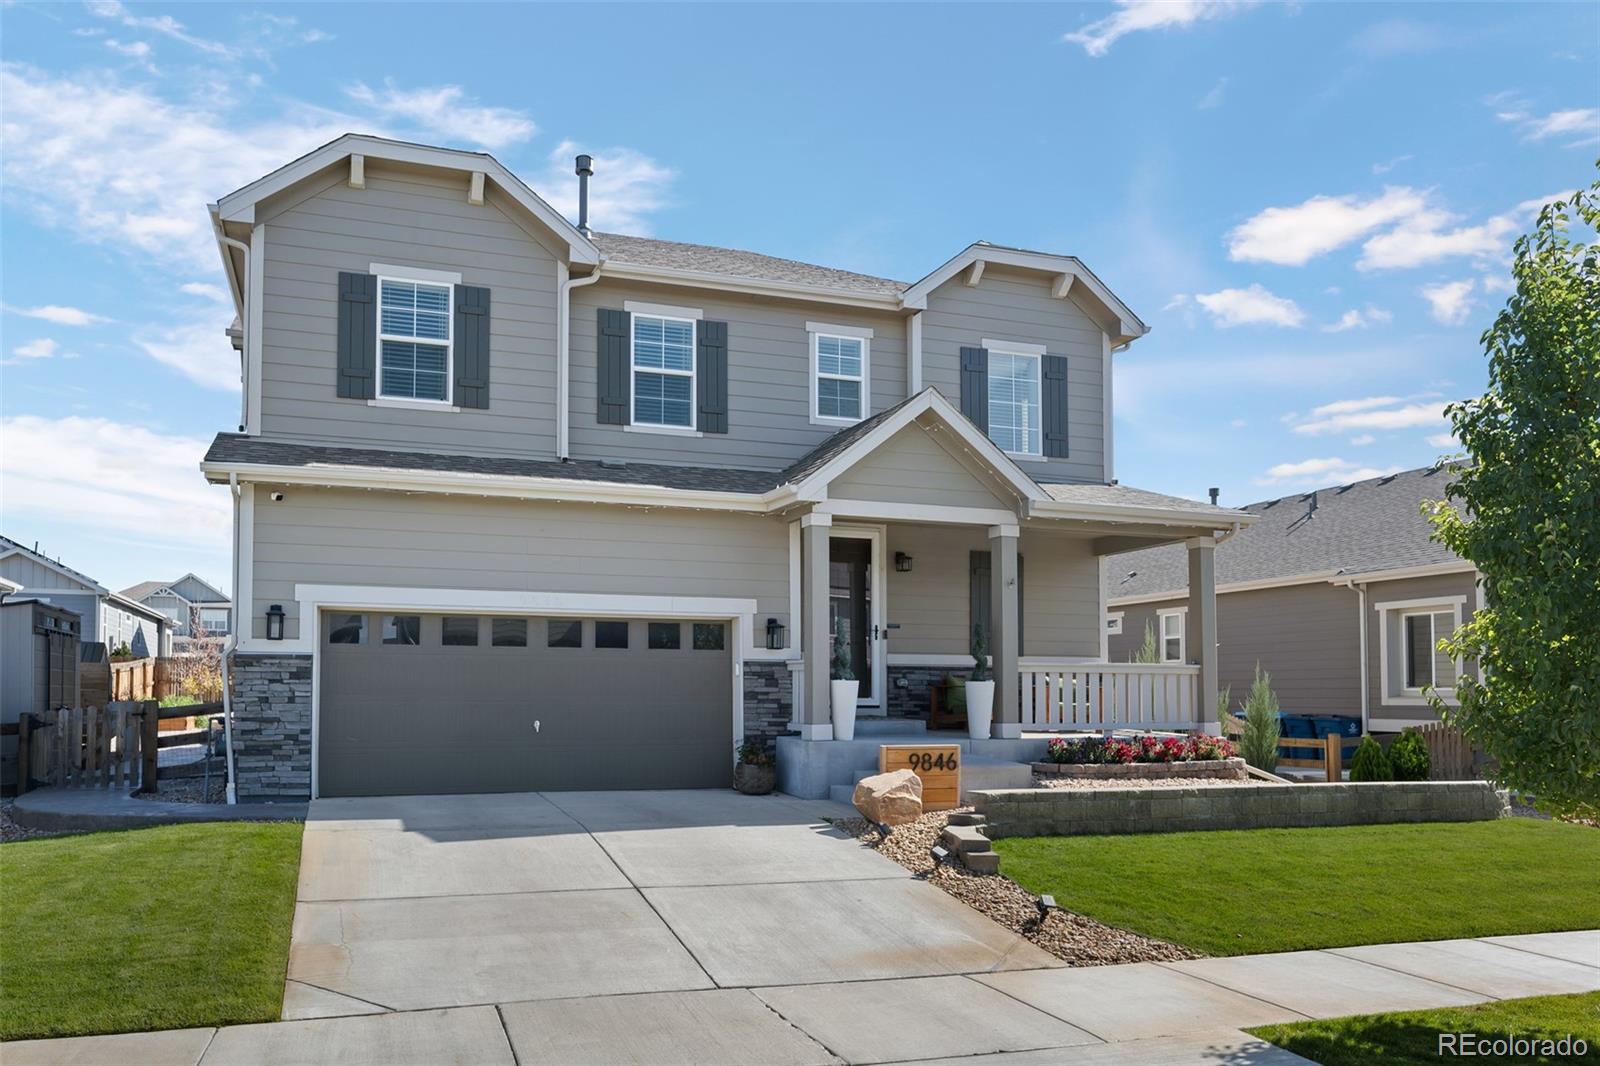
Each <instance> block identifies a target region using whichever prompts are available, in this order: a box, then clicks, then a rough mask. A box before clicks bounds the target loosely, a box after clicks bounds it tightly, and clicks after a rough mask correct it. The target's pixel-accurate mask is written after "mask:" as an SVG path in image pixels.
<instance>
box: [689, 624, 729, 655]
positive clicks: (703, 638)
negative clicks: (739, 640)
mask: <svg viewBox="0 0 1600 1066" xmlns="http://www.w3.org/2000/svg"><path fill="white" fill-rule="evenodd" d="M723 639H724V638H723V627H722V623H721V622H696V623H695V624H694V650H695V651H722V650H723V648H722V644H723Z"/></svg>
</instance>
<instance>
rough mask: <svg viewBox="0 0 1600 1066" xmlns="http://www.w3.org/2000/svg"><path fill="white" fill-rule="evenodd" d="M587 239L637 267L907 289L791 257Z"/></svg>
mask: <svg viewBox="0 0 1600 1066" xmlns="http://www.w3.org/2000/svg"><path fill="white" fill-rule="evenodd" d="M589 239H590V240H591V241H593V242H594V243H595V245H596V246H597V247H598V248H599V249H600V252H601V254H602V255H604V256H605V257H606V258H607V259H612V260H616V261H617V262H619V263H633V264H636V265H638V266H647V267H651V266H653V267H668V268H670V269H674V270H696V271H700V272H702V273H706V274H722V275H726V276H728V277H738V278H760V279H761V280H763V281H781V282H789V283H792V284H797V285H810V286H814V287H816V288H821V289H836V290H838V291H840V292H858V293H866V294H869V295H873V296H898V295H900V294H901V293H902V292H904V291H905V290H906V289H908V288H910V286H909V285H907V284H906V283H904V282H900V281H893V280H891V279H889V278H878V277H873V276H872V275H871V274H857V273H855V272H854V271H850V270H836V269H834V268H833V267H825V266H817V265H816V264H814V263H801V262H798V261H796V260H794V259H779V258H778V257H776V256H771V255H762V254H760V253H759V252H745V251H740V250H739V249H737V248H716V247H712V246H711V245H707V244H683V243H681V242H679V241H658V240H655V239H653V238H650V237H628V236H624V235H623V234H620V233H596V234H593V235H591V236H590V238H589Z"/></svg>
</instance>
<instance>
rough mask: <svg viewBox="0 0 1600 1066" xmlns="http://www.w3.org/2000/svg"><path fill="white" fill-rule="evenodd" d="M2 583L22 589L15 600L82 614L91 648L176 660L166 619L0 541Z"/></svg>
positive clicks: (56, 561)
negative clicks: (99, 645) (32, 600)
mask: <svg viewBox="0 0 1600 1066" xmlns="http://www.w3.org/2000/svg"><path fill="white" fill-rule="evenodd" d="M0 577H3V578H5V579H6V580H7V581H9V582H13V583H15V584H17V585H18V586H19V587H18V588H17V590H16V591H15V593H14V594H13V595H14V596H30V597H33V598H35V599H39V600H43V601H45V602H46V603H49V604H52V605H54V606H56V607H61V608H64V609H65V610H68V611H72V612H73V613H75V614H77V615H78V617H79V618H80V619H81V620H82V625H81V627H80V629H79V633H78V635H79V638H80V639H81V640H82V641H83V642H84V643H86V644H88V643H94V642H96V641H99V642H101V643H103V644H105V646H106V650H107V651H108V652H109V651H114V650H115V649H117V648H119V647H121V646H122V645H124V644H126V645H127V646H128V648H129V650H130V651H132V652H133V654H134V655H135V656H137V657H139V658H146V657H151V656H162V655H170V654H172V634H171V630H170V621H169V619H168V618H167V616H166V615H164V614H162V613H161V612H160V611H158V610H156V609H154V608H153V607H147V606H145V605H144V604H142V603H138V602H136V601H134V600H131V599H129V598H128V597H126V596H124V595H122V594H121V593H118V592H112V591H111V590H110V589H108V588H106V587H105V586H104V585H102V584H100V583H99V582H98V581H96V580H95V579H94V578H92V577H90V576H88V575H87V574H82V573H79V572H78V571H76V570H74V569H72V568H71V567H69V566H63V565H62V564H61V561H60V560H59V559H51V558H49V557H48V556H45V555H41V554H39V553H38V552H36V551H33V550H32V549H29V548H24V547H23V546H22V545H21V544H20V543H18V542H17V541H14V540H12V539H10V538H9V537H0Z"/></svg>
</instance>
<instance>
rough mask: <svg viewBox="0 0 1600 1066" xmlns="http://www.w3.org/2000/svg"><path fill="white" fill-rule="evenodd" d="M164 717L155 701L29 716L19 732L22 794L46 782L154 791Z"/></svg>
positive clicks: (82, 786) (18, 763)
mask: <svg viewBox="0 0 1600 1066" xmlns="http://www.w3.org/2000/svg"><path fill="white" fill-rule="evenodd" d="M159 714H160V708H159V707H158V706H157V705H156V704H155V703H154V702H152V701H146V702H145V703H144V704H142V705H135V704H133V703H131V702H126V701H121V702H117V703H110V704H107V705H106V706H104V707H61V708H58V709H56V710H51V711H45V712H44V713H43V714H27V715H23V716H22V719H21V721H20V722H19V723H18V728H17V790H18V791H19V792H26V791H27V790H28V789H29V788H30V787H32V785H33V784H34V783H43V784H49V785H55V786H57V787H60V788H115V789H126V788H133V787H135V786H137V787H138V788H139V790H140V791H142V792H154V791H155V782H156V751H157V748H158V746H159V745H158V743H157V741H156V739H155V736H154V733H155V730H156V726H157V723H158V721H159V718H158V717H157V716H158V715H159Z"/></svg>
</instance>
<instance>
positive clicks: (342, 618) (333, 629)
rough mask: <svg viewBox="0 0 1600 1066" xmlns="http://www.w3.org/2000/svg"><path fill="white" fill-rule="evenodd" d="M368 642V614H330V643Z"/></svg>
mask: <svg viewBox="0 0 1600 1066" xmlns="http://www.w3.org/2000/svg"><path fill="white" fill-rule="evenodd" d="M366 642H367V616H366V615H364V614H331V615H329V616H328V643H329V644H365V643H366Z"/></svg>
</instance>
